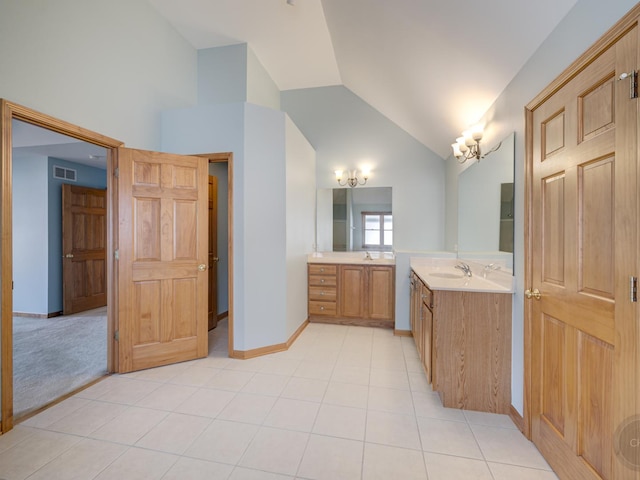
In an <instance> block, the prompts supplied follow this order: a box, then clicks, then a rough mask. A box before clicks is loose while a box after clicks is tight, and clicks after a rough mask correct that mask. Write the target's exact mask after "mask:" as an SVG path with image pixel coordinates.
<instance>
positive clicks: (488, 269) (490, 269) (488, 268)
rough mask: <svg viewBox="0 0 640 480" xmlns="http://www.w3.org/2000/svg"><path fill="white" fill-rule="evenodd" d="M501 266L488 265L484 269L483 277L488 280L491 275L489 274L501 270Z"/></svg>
mask: <svg viewBox="0 0 640 480" xmlns="http://www.w3.org/2000/svg"><path fill="white" fill-rule="evenodd" d="M500 268H502V267H500V265H496V264H495V263H490V264H488V265H485V266H484V268H483V269H482V276H483V277H484V278H487V276H488V275H489V273H491V272H495V271H496V270H500Z"/></svg>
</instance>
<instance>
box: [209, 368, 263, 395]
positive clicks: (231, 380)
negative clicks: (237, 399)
mask: <svg viewBox="0 0 640 480" xmlns="http://www.w3.org/2000/svg"><path fill="white" fill-rule="evenodd" d="M254 375H255V372H245V371H242V370H222V371H221V372H219V373H218V374H217V375H216V376H215V377H213V378H212V379H211V380H210V381H209V382H207V384H206V385H205V386H206V387H211V388H217V389H219V390H229V391H232V392H239V391H240V390H242V387H244V386H245V385H246V384H247V382H249V380H251V378H252V377H253V376H254Z"/></svg>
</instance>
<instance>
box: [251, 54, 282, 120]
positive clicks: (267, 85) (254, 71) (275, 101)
mask: <svg viewBox="0 0 640 480" xmlns="http://www.w3.org/2000/svg"><path fill="white" fill-rule="evenodd" d="M247 102H249V103H253V104H254V105H262V106H263V107H268V108H272V109H274V110H280V90H279V89H278V86H277V85H276V84H275V82H274V81H273V79H272V78H271V76H270V75H269V72H267V71H266V70H265V68H264V66H263V65H262V63H260V60H259V59H258V57H256V54H255V53H253V50H251V48H247Z"/></svg>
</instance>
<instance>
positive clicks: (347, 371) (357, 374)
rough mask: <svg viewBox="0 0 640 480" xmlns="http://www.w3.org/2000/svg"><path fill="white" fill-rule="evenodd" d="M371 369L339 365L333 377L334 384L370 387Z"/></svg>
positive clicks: (334, 370)
mask: <svg viewBox="0 0 640 480" xmlns="http://www.w3.org/2000/svg"><path fill="white" fill-rule="evenodd" d="M370 375H371V369H370V368H369V367H351V366H347V365H341V364H340V363H338V364H337V365H336V366H335V368H334V369H333V374H332V375H331V381H332V382H341V383H352V384H356V385H369V377H370Z"/></svg>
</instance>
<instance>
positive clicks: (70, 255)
mask: <svg viewBox="0 0 640 480" xmlns="http://www.w3.org/2000/svg"><path fill="white" fill-rule="evenodd" d="M65 258H73V253H67V254H66V255H65Z"/></svg>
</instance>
